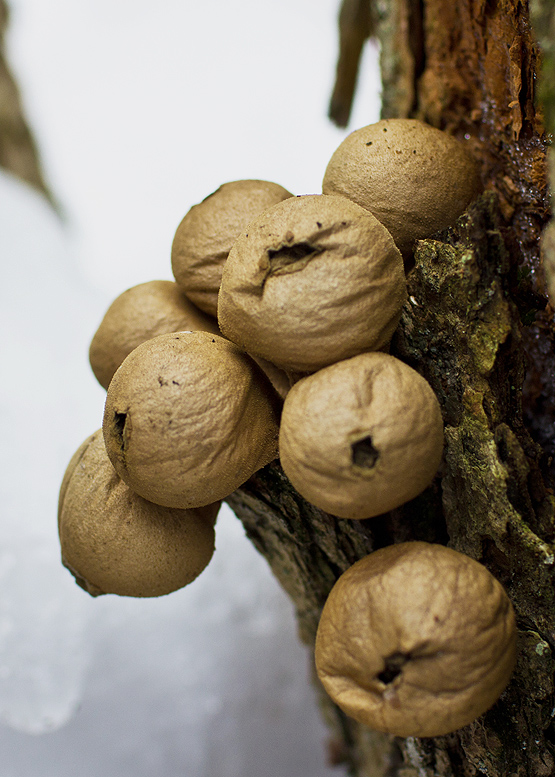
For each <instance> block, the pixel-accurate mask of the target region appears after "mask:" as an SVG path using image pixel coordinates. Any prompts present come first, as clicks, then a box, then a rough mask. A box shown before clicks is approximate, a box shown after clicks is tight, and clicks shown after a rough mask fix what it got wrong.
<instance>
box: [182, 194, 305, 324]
mask: <svg viewBox="0 0 555 777" xmlns="http://www.w3.org/2000/svg"><path fill="white" fill-rule="evenodd" d="M292 196H293V195H292V194H291V192H289V191H287V189H284V188H283V186H280V185H279V184H277V183H272V182H271V181H258V180H244V181H231V182H229V183H224V184H223V185H222V186H220V188H219V189H217V190H216V191H215V192H213V193H212V194H209V195H208V197H206V198H205V199H204V200H203V201H202V202H200V203H198V205H193V207H192V208H191V209H190V210H189V212H188V213H186V214H185V216H184V218H183V219H182V221H181V223H180V224H179V226H178V227H177V230H176V233H175V236H174V239H173V244H172V251H171V262H172V270H173V274H174V277H175V280H176V281H177V284H178V285H179V287H180V288H181V289H182V290H183V292H184V293H185V294H186V295H187V297H188V298H189V299H190V300H191V301H192V302H193V303H194V304H195V305H197V307H199V308H200V309H201V310H204V311H205V312H206V313H209V314H210V315H211V316H214V317H216V315H217V309H218V290H219V288H220V283H221V279H222V268H223V266H224V263H225V261H226V259H227V255H228V254H229V251H230V249H231V246H232V245H233V243H234V242H235V239H236V238H237V237H238V235H239V234H240V233H241V231H242V230H243V229H244V228H245V227H246V226H247V224H248V223H249V222H250V221H252V219H254V218H255V217H256V216H258V214H259V213H262V211H264V210H266V208H269V207H270V206H272V205H275V203H276V202H281V201H282V200H285V199H287V198H288V197H292Z"/></svg>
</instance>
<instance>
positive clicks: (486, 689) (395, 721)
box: [315, 542, 516, 737]
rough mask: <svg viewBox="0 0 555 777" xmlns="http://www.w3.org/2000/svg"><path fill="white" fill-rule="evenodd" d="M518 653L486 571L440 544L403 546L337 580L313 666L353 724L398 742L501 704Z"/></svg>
mask: <svg viewBox="0 0 555 777" xmlns="http://www.w3.org/2000/svg"><path fill="white" fill-rule="evenodd" d="M515 653H516V625H515V615H514V611H513V607H512V605H511V602H510V600H509V598H508V596H507V594H506V593H505V591H504V589H503V587H502V586H501V585H500V583H499V582H498V581H497V580H496V579H495V577H493V575H492V574H491V573H490V572H489V571H488V570H487V569H486V567H484V566H483V565H482V564H479V563H478V562H477V561H474V559H472V558H470V557H469V556H466V555H464V554H463V553H459V552H457V551H455V550H451V549H450V548H447V547H445V546H443V545H435V544H430V543H425V542H405V543H400V544H397V545H390V546H388V547H385V548H381V549H380V550H377V551H375V552H374V553H371V554H370V555H369V556H366V557H365V558H362V559H361V560H360V561H358V562H356V563H355V564H354V565H353V566H352V567H351V568H350V569H348V570H347V571H346V572H345V573H344V574H343V575H341V577H340V578H339V579H338V581H337V583H336V584H335V586H334V587H333V588H332V591H331V593H330V595H329V598H328V599H327V601H326V604H325V606H324V609H323V612H322V616H321V619H320V623H319V626H318V632H317V637H316V652H315V658H316V668H317V672H318V675H319V677H320V680H321V681H322V683H323V685H324V688H325V689H326V691H327V692H328V694H329V695H330V696H331V698H332V699H333V700H334V701H335V703H336V704H337V705H338V706H339V707H340V708H341V709H342V710H343V711H344V712H345V713H346V714H347V715H349V716H350V717H352V718H354V719H355V720H357V721H359V722H360V723H362V724H364V725H365V726H368V727H369V728H371V729H374V730H376V731H382V732H385V733H388V734H394V735H396V736H400V737H409V736H416V737H435V736H441V735H444V734H448V733H451V732H453V731H455V730H456V729H458V728H461V727H462V726H465V725H467V724H468V723H470V722H472V721H473V720H475V718H477V717H478V716H479V715H482V714H483V713H484V712H486V711H487V710H488V709H489V708H490V707H491V706H492V705H493V704H494V703H495V702H496V700H497V699H498V698H499V696H500V694H501V693H502V692H503V690H504V688H505V686H506V685H507V683H508V682H509V679H510V676H511V673H512V670H513V666H514V662H515Z"/></svg>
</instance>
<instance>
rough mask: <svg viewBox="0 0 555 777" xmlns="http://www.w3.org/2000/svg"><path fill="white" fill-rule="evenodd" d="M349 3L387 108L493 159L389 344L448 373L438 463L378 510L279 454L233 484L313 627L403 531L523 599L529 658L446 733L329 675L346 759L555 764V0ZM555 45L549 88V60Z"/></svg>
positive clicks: (467, 765) (459, 770)
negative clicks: (345, 707) (550, 178)
mask: <svg viewBox="0 0 555 777" xmlns="http://www.w3.org/2000/svg"><path fill="white" fill-rule="evenodd" d="M346 4H348V6H349V12H348V13H347V12H346V11H343V14H342V15H343V19H347V20H348V19H351V20H355V21H354V22H352V21H351V23H354V24H357V23H360V24H364V25H366V26H365V28H364V34H365V35H368V34H369V33H370V31H371V30H372V29H373V30H375V32H376V34H377V35H378V36H379V39H380V43H381V63H382V76H383V111H382V115H383V116H384V117H395V116H410V117H417V118H420V119H423V120H424V121H427V122H428V123H430V124H432V125H434V126H436V127H439V128H441V129H444V130H446V131H447V132H449V133H451V134H453V135H455V136H457V137H458V138H460V139H461V140H463V141H464V142H466V143H467V145H468V146H469V147H470V148H471V149H472V151H473V153H474V154H475V155H476V157H477V158H478V160H479V161H480V163H481V165H482V171H483V181H484V186H485V193H484V194H483V195H482V196H481V197H480V198H479V199H478V201H476V202H475V203H474V204H473V205H472V206H471V207H470V209H469V211H468V212H467V213H466V214H464V216H463V217H462V218H461V219H460V220H459V222H458V223H457V224H456V225H454V226H453V227H452V228H451V229H449V230H447V231H446V232H444V233H442V234H440V235H437V236H435V238H434V239H433V240H426V241H422V242H420V244H419V245H418V248H417V250H416V253H415V267H414V269H413V270H412V271H411V273H410V274H409V277H408V284H409V300H408V302H407V304H406V306H405V308H404V311H403V317H402V320H401V324H400V326H399V329H398V331H397V333H396V336H395V338H394V342H393V344H392V353H394V354H395V355H396V356H398V357H400V358H401V359H403V360H405V361H406V362H408V363H409V364H410V365H411V366H413V367H415V368H416V369H417V370H418V371H419V372H420V373H421V374H423V375H424V376H425V377H426V378H427V380H428V381H429V382H430V383H431V385H432V386H433V388H434V390H435V391H436V393H437V396H438V398H439V401H440V403H441V407H442V410H443V414H444V421H445V451H444V458H443V463H442V466H441V469H440V471H439V473H438V475H437V477H436V479H435V481H434V483H433V484H432V486H431V487H430V488H429V489H427V490H426V492H425V493H423V494H422V495H421V496H420V497H418V498H417V499H415V500H414V501H412V502H411V503H409V504H406V505H404V506H403V507H401V508H399V509H397V510H395V511H393V512H391V513H389V514H387V515H384V516H381V517H379V518H375V519H369V520H367V521H358V522H357V521H347V520H340V519H337V518H335V517H333V516H330V515H327V514H325V513H323V512H322V511H320V510H318V509H316V508H314V507H312V506H311V505H309V504H307V503H306V502H305V501H304V500H303V499H302V498H301V497H300V496H299V495H298V494H297V493H296V492H295V490H294V489H293V487H292V486H291V485H290V483H289V482H288V480H287V478H286V477H285V475H284V474H283V472H282V470H281V468H280V466H279V463H278V462H274V463H272V464H271V465H269V466H268V467H266V468H265V469H264V470H262V471H260V472H259V473H257V475H256V476H255V477H253V478H252V479H251V480H250V481H249V482H248V483H247V484H245V486H244V487H243V488H241V489H240V490H238V491H237V492H236V493H234V494H233V495H232V496H231V497H230V498H229V500H228V501H229V504H230V505H231V507H232V508H233V510H234V511H235V513H236V514H237V515H238V516H239V517H240V519H241V520H242V522H243V524H244V526H245V529H246V532H247V534H248V536H249V537H250V538H251V540H252V542H253V543H254V544H255V546H256V547H257V548H258V550H259V551H260V552H261V553H262V554H263V555H264V556H265V557H266V559H267V560H268V563H269V564H270V566H271V568H272V570H273V572H274V574H275V576H276V577H277V579H278V580H279V581H280V582H281V584H282V586H283V587H284V589H285V590H286V591H287V592H288V594H289V595H290V596H291V598H292V600H293V602H294V603H295V607H296V612H297V618H298V624H299V632H300V635H301V638H302V639H303V640H304V641H305V642H306V643H307V644H308V645H312V644H313V641H314V636H315V630H316V627H317V623H318V618H319V614H320V611H321V608H322V606H323V603H324V601H325V599H326V596H327V595H328V593H329V590H330V589H331V587H332V585H333V583H334V582H335V580H336V579H337V577H338V576H339V575H340V574H341V573H342V572H343V571H344V570H345V569H347V568H348V567H349V566H350V565H351V564H352V563H354V562H355V561H356V560H357V559H358V558H360V557H361V556H363V555H365V554H367V553H369V552H371V551H372V550H374V549H376V548H379V547H381V546H383V545H387V544H390V543H394V542H400V541H405V540H411V539H423V540H428V541H434V542H441V543H444V544H448V545H450V546H451V547H453V548H455V549H456V550H459V551H462V552H463V553H466V554H468V555H470V556H472V557H473V558H476V559H477V560H479V561H481V562H482V563H484V564H485V565H486V566H487V567H488V569H490V571H491V572H492V573H493V574H494V575H495V576H496V577H498V578H499V579H500V580H501V582H502V583H503V584H504V585H505V587H506V589H507V591H508V593H509V595H510V597H511V599H512V601H513V603H514V606H515V609H516V612H517V618H518V626H519V657H518V664H517V667H516V670H515V673H514V676H513V679H512V681H511V682H510V684H509V686H508V688H507V689H506V691H505V692H504V693H503V695H502V697H501V698H500V700H499V701H498V702H497V704H496V705H495V706H494V707H493V708H492V709H491V710H490V711H489V712H487V713H486V714H485V715H483V716H482V717H481V718H479V719H478V720H477V721H476V722H474V723H472V724H471V725H469V726H467V727H465V728H464V729H461V730H460V731H457V732H455V733H453V734H452V735H449V736H444V737H438V738H436V739H416V738H408V739H397V738H394V737H389V736H385V735H382V734H377V733H375V732H372V731H369V730H368V729H365V728H364V727H362V726H360V725H358V724H356V723H355V722H354V721H352V720H350V719H348V718H346V717H345V716H344V715H343V714H342V713H341V712H340V711H339V710H338V709H337V708H336V707H335V706H334V705H333V704H332V703H331V702H330V701H329V700H328V699H327V697H326V696H325V694H323V693H322V695H321V704H322V711H323V714H324V715H325V717H326V719H327V721H328V723H329V725H330V729H331V732H332V734H331V737H330V744H329V754H330V759H331V760H332V761H333V762H336V763H340V762H343V763H345V764H346V765H347V768H348V771H349V773H350V774H352V775H356V776H357V777H363V776H364V777H394V776H398V777H401V776H402V777H432V776H434V777H435V776H439V775H441V776H442V777H443V776H445V777H447V776H448V775H449V776H450V777H463V775H464V777H479V776H481V775H487V776H488V777H505V776H506V777H509V776H511V777H512V776H513V775H515V776H516V775H518V777H521V776H522V777H523V776H524V775H529V776H530V777H532V775H533V776H534V777H540V776H542V775H545V776H547V775H553V774H555V727H554V716H555V709H554V683H553V673H554V660H553V650H554V649H555V589H554V575H555V545H554V541H555V518H554V516H555V499H554V496H553V491H552V486H553V472H554V465H553V460H554V458H555V456H554V454H555V434H554V420H555V388H554V381H553V375H555V369H554V367H555V355H554V351H555V349H554V347H553V340H554V326H553V310H552V308H551V305H550V303H549V301H548V296H547V288H546V281H545V277H544V272H543V268H542V257H541V255H540V235H541V233H542V230H543V229H544V227H545V225H546V223H547V222H548V219H549V198H548V189H547V165H546V154H547V147H548V143H549V134H548V133H547V132H546V131H545V129H544V118H543V115H542V111H541V109H540V107H539V104H538V101H537V99H536V94H535V92H536V76H537V74H538V72H539V69H540V63H541V61H542V54H541V52H540V49H539V47H538V44H537V42H536V38H535V37H534V34H533V31H532V24H531V22H532V21H534V20H535V21H536V23H537V28H538V39H539V38H540V37H541V36H542V35H543V36H544V38H546V40H549V32H548V30H549V27H547V28H546V25H548V24H551V25H552V26H551V30H553V19H554V18H555V17H554V12H553V10H552V8H551V6H552V3H551V2H547V0H545V2H541V0H537V2H536V3H535V5H534V8H533V12H534V16H533V19H531V15H530V7H529V4H528V2H527V1H526V0H377V2H376V3H375V5H372V6H371V7H370V16H369V15H368V13H366V12H365V13H362V12H360V9H359V12H358V15H357V12H356V6H357V4H358V5H359V6H361V5H363V4H364V2H360V1H359V0H356V2H354V3H353V2H349V0H346ZM366 11H368V8H366ZM357 19H358V20H359V21H356V20H357ZM369 19H370V22H369V21H368V20H369ZM347 23H349V22H344V24H347ZM360 38H361V35H360V34H353V33H352V31H351V33H349V32H348V30H347V31H346V30H345V29H344V30H343V31H342V45H343V47H344V48H345V47H347V48H348V47H349V45H351V46H352V47H354V48H352V49H351V51H350V54H349V56H347V55H344V59H343V66H344V65H345V62H347V68H351V76H350V77H349V74H347V76H345V73H343V74H342V75H341V74H340V73H338V81H339V80H341V78H342V79H343V81H344V83H345V84H346V85H347V86H346V87H345V90H346V92H345V94H346V96H345V99H344V100H343V103H342V101H341V88H340V87H339V88H336V91H335V92H334V99H333V101H332V106H331V109H330V113H331V115H332V117H334V118H335V119H336V120H337V121H338V122H339V123H345V120H346V116H348V103H349V100H350V98H349V96H348V88H351V87H350V86H349V84H351V85H352V83H353V79H352V68H353V63H354V67H355V69H356V63H357V61H358V53H357V52H356V50H355V49H356V47H360ZM349 41H351V43H350V42H349ZM544 50H545V52H546V54H545V57H544V60H543V67H544V70H545V71H546V73H544V76H543V78H544V83H545V84H551V91H553V88H552V83H555V65H554V64H553V57H552V55H551V51H550V50H549V47H548V46H546V45H545V43H544ZM548 53H549V56H548ZM549 78H551V79H552V80H551V81H549ZM355 79H356V73H355ZM338 89H339V93H338ZM549 91H550V89H549V88H547V87H546V88H545V92H546V93H548V92H549ZM545 113H546V117H548V116H550V115H551V114H549V112H548V110H547V107H546V112H545ZM553 113H555V111H554V112H553ZM545 242H546V248H545V251H546V254H548V252H549V241H548V240H546V241H545ZM315 682H316V681H315Z"/></svg>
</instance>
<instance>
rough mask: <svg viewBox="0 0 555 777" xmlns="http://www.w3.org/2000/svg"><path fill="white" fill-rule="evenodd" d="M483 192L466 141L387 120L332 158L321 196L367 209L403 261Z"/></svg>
mask: <svg viewBox="0 0 555 777" xmlns="http://www.w3.org/2000/svg"><path fill="white" fill-rule="evenodd" d="M480 190H481V183H480V177H479V172H478V167H477V165H476V163H475V162H474V160H473V158H472V156H471V155H470V153H469V152H468V151H467V149H466V148H465V146H464V145H463V143H462V142H460V141H458V140H457V139H456V138H454V137H452V136H451V135H448V134H447V133H446V132H442V131H441V130H438V129H436V128H435V127H431V126H430V125H429V124H425V123H424V122H421V121H418V120H416V119H382V120H381V121H378V122H376V123H375V124H370V125H368V126H367V127H362V128H361V129H358V130H355V131H354V132H352V133H351V134H350V135H348V136H347V137H346V138H345V140H344V141H343V142H342V143H341V145H340V146H339V147H338V148H337V149H336V151H335V152H334V154H333V155H332V157H331V159H330V161H329V163H328V166H327V168H326V172H325V175H324V181H323V186H322V191H323V192H324V194H336V195H343V196H344V197H347V198H348V199H349V200H352V201H353V202H356V203H358V204H359V205H361V206H362V207H364V208H367V209H368V210H369V211H370V212H371V213H373V214H374V216H376V218H378V219H379V220H380V221H381V222H382V224H384V225H385V226H386V227H387V229H388V230H389V231H390V232H391V234H392V235H393V238H394V240H395V242H396V244H397V245H398V247H399V249H400V250H401V252H402V254H403V256H405V257H407V256H409V255H410V254H411V252H412V249H413V246H414V242H415V241H416V240H419V239H423V238H427V237H431V236H432V235H433V234H435V233H436V232H439V231H440V230H442V229H445V228H446V227H448V226H450V225H451V224H452V223H453V222H454V221H456V219H457V218H458V217H459V216H460V215H461V214H462V213H463V212H464V211H465V210H466V208H467V207H468V205H469V204H470V202H471V201H472V200H473V199H474V198H475V197H476V196H477V195H478V194H479V192H480Z"/></svg>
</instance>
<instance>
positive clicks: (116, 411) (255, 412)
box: [103, 332, 280, 508]
mask: <svg viewBox="0 0 555 777" xmlns="http://www.w3.org/2000/svg"><path fill="white" fill-rule="evenodd" d="M279 404H280V401H279V399H278V397H277V395H276V393H275V392H274V390H273V388H272V387H271V385H270V384H269V382H268V380H267V379H266V377H265V375H264V373H263V372H262V371H261V370H260V369H259V368H258V366H257V365H256V364H255V363H254V362H253V361H252V359H250V358H249V357H248V356H247V355H246V354H245V353H243V352H242V351H241V350H240V349H239V348H238V347H237V346H236V345H234V344H233V343H230V342H229V341H227V340H225V339H224V338H223V337H219V336H218V335H211V334H209V333H208V332H175V333H171V334H166V335H159V336H158V337H155V338H153V339H152V340H148V341H147V342H145V343H142V344H141V345H139V346H138V347H137V348H135V350H133V351H132V352H131V353H130V354H129V356H127V358H126V359H125V360H124V361H123V363H122V365H121V366H120V367H119V369H118V370H117V371H116V373H115V375H114V377H113V378H112V381H111V383H110V385H109V387H108V392H107V395H106V405H105V408H104V422H103V432H104V439H105V442H106V449H107V452H108V456H109V458H110V461H111V462H112V464H113V466H114V468H115V469H116V471H117V473H118V474H119V475H120V477H121V478H122V480H123V481H124V482H125V483H127V485H128V486H129V487H130V488H132V489H133V490H134V491H136V492H137V493H138V494H140V495H141V496H142V497H144V498H145V499H148V500H149V501H151V502H155V503H157V504H160V505H164V506H166V507H178V508H191V507H199V506H201V505H206V504H210V503H212V502H215V501H217V500H219V499H223V498H225V497H226V496H229V494H231V493H232V492H233V491H235V489H236V488H238V487H239V486H240V485H242V484H243V483H244V482H245V481H246V480H248V478H249V477H251V475H252V474H253V473H254V472H256V470H258V469H260V468H261V467H263V466H265V465H266V464H268V463H269V462H270V461H272V460H273V459H275V458H276V456H277V438H278V422H279V421H278V418H279Z"/></svg>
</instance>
